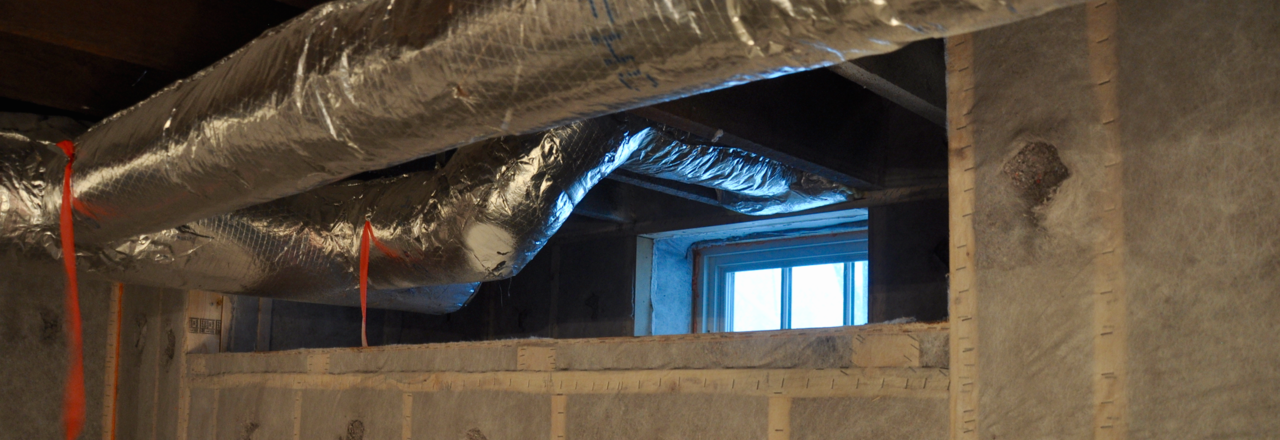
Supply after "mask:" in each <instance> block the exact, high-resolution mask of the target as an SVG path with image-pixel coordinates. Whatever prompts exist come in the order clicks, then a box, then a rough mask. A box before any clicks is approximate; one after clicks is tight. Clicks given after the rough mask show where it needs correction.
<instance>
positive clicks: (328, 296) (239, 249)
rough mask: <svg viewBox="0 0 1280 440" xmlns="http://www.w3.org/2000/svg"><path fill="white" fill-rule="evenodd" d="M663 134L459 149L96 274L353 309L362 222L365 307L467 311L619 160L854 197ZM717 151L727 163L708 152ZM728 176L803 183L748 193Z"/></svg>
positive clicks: (617, 126)
mask: <svg viewBox="0 0 1280 440" xmlns="http://www.w3.org/2000/svg"><path fill="white" fill-rule="evenodd" d="M669 133H670V129H666V128H665V127H660V126H655V125H653V124H652V123H649V122H648V121H644V120H642V119H640V118H635V117H627V116H624V115H611V116H604V117H599V118H595V119H591V120H587V121H582V122H577V123H573V124H569V125H566V126H563V127H559V128H555V129H552V130H548V131H546V132H542V133H537V134H533V135H525V136H514V137H503V138H497V139H492V140H489V141H486V142H482V143H480V144H477V145H473V146H468V147H464V148H462V149H459V150H458V151H457V153H456V154H454V155H453V157H451V158H450V159H449V160H448V162H447V163H445V165H444V166H443V167H442V168H440V169H437V170H428V171H420V172H414V173H407V174H404V175H401V176H397V177H390V178H382V179H376V180H370V181H346V182H340V183H337V184H332V185H328V186H325V187H322V188H319V189H316V190H312V191H309V192H306V193H303V194H299V195H296V196H291V197H286V198H283V199H279V200H276V201H273V202H269V203H266V204H262V205H258V206H254V207H250V208H246V209H242V210H238V211H235V212H232V213H230V214H225V215H219V216H214V217H211V218H208V219H204V220H200V221H196V222H193V223H190V224H187V225H184V226H182V227H179V228H176V229H171V230H167V231H163V232H160V233H157V234H146V235H142V236H138V237H135V238H132V239H127V240H120V241H118V242H114V243H111V244H110V245H108V246H105V247H102V248H99V249H97V250H96V251H95V252H94V256H95V258H91V259H89V261H90V267H91V268H92V270H94V271H96V272H99V273H101V274H103V275H105V276H107V277H109V278H111V279H114V280H117V281H123V282H128V283H135V284H145V285H154V286H165V287H174V288H182V289H198V290H209V291H215V292H225V293H236V294H247V295H256V296H270V297H276V298H284V299H291V300H298V301H307V302H320V303H329V304H341V305H355V304H358V301H359V296H358V293H357V290H356V289H355V286H356V285H357V284H356V283H357V278H356V273H355V271H354V268H355V267H356V265H355V261H357V258H358V257H359V247H358V243H359V236H360V233H359V231H360V228H361V226H362V225H363V224H364V221H365V219H368V220H369V221H370V222H371V224H372V225H373V228H374V236H375V237H377V239H378V241H379V242H380V244H381V246H379V247H375V248H374V249H373V250H371V251H370V264H369V268H370V269H369V280H370V286H371V288H372V289H373V290H374V292H373V293H371V294H370V296H369V304H370V306H371V307H375V308H386V309H398V310H410V311H417V312H426V313H447V312H451V311H454V310H457V309H458V308H460V307H462V306H463V305H464V304H465V303H466V301H467V300H468V299H469V298H470V297H471V294H472V293H473V292H474V290H475V285H476V283H479V282H484V281H493V280H499V279H504V278H508V277H511V276H513V275H515V274H516V273H517V272H519V270H520V269H521V268H523V267H524V266H525V264H527V263H528V262H529V261H530V260H531V259H533V257H534V256H535V255H536V254H537V252H538V251H539V250H540V249H542V247H543V246H544V245H545V244H546V243H547V240H548V239H550V237H551V236H552V235H553V234H554V233H555V232H556V230H558V229H559V227H560V226H561V225H562V224H563V223H564V221H565V220H566V219H567V218H568V216H569V214H570V213H571V212H572V211H573V208H574V206H575V205H577V203H578V202H579V201H580V200H581V199H582V197H583V196H584V195H585V194H586V193H587V191H588V190H590V189H591V188H592V187H593V186H595V185H596V184H597V183H599V182H600V180H601V179H603V178H604V177H605V176H607V175H608V174H609V173H610V172H612V171H613V170H615V169H617V168H618V167H620V166H623V164H630V165H635V164H636V163H645V164H653V163H661V164H664V165H667V166H668V168H669V169H668V170H667V171H665V172H664V174H663V175H662V176H657V177H664V178H675V179H677V180H682V181H688V182H697V183H699V184H703V185H707V186H711V187H720V188H722V189H734V190H739V191H747V192H749V193H750V195H749V196H746V197H748V198H750V199H752V200H766V199H769V197H772V198H774V199H777V200H778V202H775V203H772V205H771V206H775V207H780V206H792V207H793V208H794V209H804V208H808V207H811V204H809V203H806V204H803V205H787V202H788V201H790V200H794V197H792V196H791V195H790V194H791V193H792V192H795V191H796V190H799V191H800V192H803V193H805V194H814V195H815V196H816V197H815V198H816V199H822V200H827V201H829V202H830V203H837V202H842V201H845V200H846V199H847V198H848V196H849V195H850V194H852V193H853V191H852V190H850V189H848V188H845V187H844V186H842V185H839V184H837V183H833V182H830V181H827V180H825V179H823V178H821V177H816V176H809V175H807V174H805V173H803V172H797V171H790V170H782V171H778V170H774V169H773V168H774V167H780V166H782V165H781V164H779V163H777V162H774V161H770V160H768V159H764V158H760V157H758V156H754V155H752V154H750V153H745V152H742V151H740V150H735V149H732V148H726V147H708V146H704V145H691V144H685V143H682V142H680V141H675V140H673V139H672V138H671V137H670V135H669ZM709 148H714V149H719V150H721V152H722V153H724V154H720V155H715V154H710V155H705V156H704V155H702V154H701V153H703V152H705V151H708V149H709ZM641 152H643V154H641ZM636 157H640V158H642V159H641V160H639V161H636V160H633V158H636ZM724 170H737V171H741V172H749V173H755V174H759V175H763V176H771V177H770V178H776V179H780V180H781V179H785V178H793V177H794V178H796V179H794V180H796V181H795V182H786V181H784V182H783V184H781V185H779V184H778V183H777V182H771V181H764V180H761V181H756V182H751V183H749V184H744V183H743V182H740V181H738V179H737V178H736V177H735V176H734V175H732V174H729V175H725V174H723V173H722V172H723V171H724ZM642 172H643V171H642ZM700 173H701V174H700ZM814 182H817V183H818V185H815V186H812V187H803V184H804V183H814ZM793 187H794V188H793ZM769 200H772V199H769ZM806 200H808V199H806Z"/></svg>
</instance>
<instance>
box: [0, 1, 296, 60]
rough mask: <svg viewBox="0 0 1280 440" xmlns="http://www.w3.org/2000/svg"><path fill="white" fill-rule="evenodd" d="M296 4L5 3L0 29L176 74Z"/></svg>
mask: <svg viewBox="0 0 1280 440" xmlns="http://www.w3.org/2000/svg"><path fill="white" fill-rule="evenodd" d="M300 12H301V10H300V9H298V8H296V7H292V6H288V5H285V4H282V3H276V2H271V1H261V0H218V1H211V0H195V1H172V0H121V1H111V2H83V1H77V0H44V1H38V2H30V1H28V2H24V1H18V2H5V3H4V5H3V6H0V32H4V33H8V34H11V35H18V36H22V37H26V38H30V39H34V40H39V41H43V42H46V43H50V44H52V45H56V46H62V47H65V48H68V49H71V50H77V51H81V52H86V53H90V54H94V55H98V56H101V57H106V58H111V59H115V60H120V61H124V62H128V63H133V64H136V65H139V66H145V67H147V68H151V69H159V70H164V71H170V72H177V73H179V74H181V75H184V76H185V75H188V74H191V73H194V72H195V71H196V70H199V69H202V68H204V67H205V66H208V65H209V64H211V63H213V62H214V61H217V60H218V59H220V58H222V57H224V56H226V55H227V54H230V53H231V52H233V51H235V50H236V49H239V48H240V47H241V46H243V45H244V44H245V43H248V42H249V41H250V40H252V39H253V38H255V37H257V36H258V35H259V34H261V33H262V31H264V30H267V29H268V28H270V27H272V26H275V25H278V24H280V23H283V22H284V21H285V20H288V19H289V18H292V17H293V16H295V15H297V14H298V13H300Z"/></svg>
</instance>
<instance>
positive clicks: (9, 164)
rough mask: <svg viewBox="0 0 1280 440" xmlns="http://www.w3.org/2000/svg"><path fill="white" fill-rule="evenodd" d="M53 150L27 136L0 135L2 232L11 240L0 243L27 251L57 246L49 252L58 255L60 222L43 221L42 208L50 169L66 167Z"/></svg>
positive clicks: (0, 226)
mask: <svg viewBox="0 0 1280 440" xmlns="http://www.w3.org/2000/svg"><path fill="white" fill-rule="evenodd" d="M54 148H57V147H53V146H52V145H48V144H47V143H45V142H40V141H36V140H33V139H31V138H28V137H27V136H26V135H24V134H20V133H14V132H7V131H4V132H0V232H3V234H4V237H5V238H6V239H9V240H8V241H3V242H0V243H2V244H8V245H10V246H8V247H13V245H17V246H19V247H21V248H26V249H31V248H44V247H46V246H54V247H53V248H52V249H50V251H51V252H52V253H53V255H58V249H59V248H58V247H56V246H57V245H56V244H55V242H56V241H57V237H56V236H55V235H54V229H55V228H56V227H57V221H58V220H57V218H54V219H46V218H44V216H45V215H47V213H46V212H45V211H44V210H43V209H42V207H43V206H44V202H43V195H44V192H45V188H46V187H47V186H48V184H47V182H45V180H44V178H45V174H46V172H47V170H48V169H49V168H50V167H58V166H66V160H65V159H63V160H56V157H55V153H54V151H55V150H54Z"/></svg>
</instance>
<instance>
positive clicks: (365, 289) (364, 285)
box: [360, 220, 373, 347]
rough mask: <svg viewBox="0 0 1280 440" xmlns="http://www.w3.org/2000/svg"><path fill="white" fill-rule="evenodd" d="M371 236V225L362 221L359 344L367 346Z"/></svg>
mask: <svg viewBox="0 0 1280 440" xmlns="http://www.w3.org/2000/svg"><path fill="white" fill-rule="evenodd" d="M372 238H373V225H371V224H369V221H368V220H365V221H364V230H363V231H360V346H361V347H368V346H369V335H368V332H367V329H366V327H365V323H366V321H368V320H369V308H368V298H369V241H370V240H371V239H372Z"/></svg>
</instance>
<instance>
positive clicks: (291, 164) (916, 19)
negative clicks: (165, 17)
mask: <svg viewBox="0 0 1280 440" xmlns="http://www.w3.org/2000/svg"><path fill="white" fill-rule="evenodd" d="M1075 3H1081V0H868V1H827V0H772V1H767V2H766V1H742V0H663V1H655V0H586V1H580V0H543V1H535V0H485V1H449V0H339V1H334V2H330V3H325V4H323V5H320V6H318V7H316V8H314V9H312V10H310V11H308V12H306V13H304V14H303V15H301V16H299V17H297V18H295V19H293V20H291V21H289V22H288V23H285V24H283V25H281V26H279V27H277V28H274V29H271V30H269V31H267V32H266V33H264V34H263V35H262V36H260V37H259V38H257V39H256V40H254V41H253V42H251V43H249V44H248V45H247V46H245V47H243V48H241V49H240V50H238V51H236V52H235V53H233V54H232V55H230V56H228V57H227V58H225V59H223V60H221V61H219V62H218V63H216V64H214V65H212V66H210V67H209V68H206V69H205V70H203V71H201V72H199V73H197V74H196V75H194V76H192V77H191V78H188V79H185V80H182V81H179V82H177V83H175V84H173V85H171V86H169V87H167V88H165V89H164V90H162V91H160V92H159V93H157V94H155V95H154V96H152V97H150V98H149V99H147V100H145V101H143V102H141V103H139V104H137V105H135V106H133V107H132V108H129V109H127V110H124V111H122V112H120V113H117V114H116V115H113V116H111V117H110V118H107V119H106V120H104V121H102V122H101V123H100V124H98V125H96V126H94V127H93V128H92V129H90V130H89V132H87V133H85V134H84V135H82V136H80V137H79V138H77V139H76V140H75V141H76V143H77V145H78V146H77V151H78V158H77V160H76V163H75V176H76V182H75V188H74V190H75V197H76V198H77V200H79V201H80V202H82V203H83V208H84V209H82V210H80V211H78V212H77V214H76V215H77V218H76V221H75V226H76V228H77V229H76V238H77V241H79V242H81V243H85V244H95V243H97V244H100V243H105V242H108V241H111V240H118V239H123V238H126V237H131V236H134V235H137V234H142V233H148V232H152V231H158V230H163V229H166V228H173V227H177V226H179V225H182V224H185V223H188V222H192V221H197V220H199V219H202V218H208V217H212V216H215V215H219V214H224V213H227V212H231V211H234V210H237V209H241V208H246V207H249V206H253V205H258V204H261V203H265V202H269V201H272V200H275V199H278V198H282V197H286V196H290V195H293V194H298V193H301V192H304V191H306V190H309V189H312V188H317V187H320V186H323V185H325V184H329V183H333V182H336V181H339V180H341V179H343V178H345V177H347V176H351V175H353V174H356V173H359V172H362V171H368V170H375V169H382V168H385V167H388V166H391V165H394V164H398V163H403V162H406V161H409V160H412V159H415V158H420V157H425V156H429V155H432V154H435V153H438V152H441V151H446V150H449V149H453V148H457V147H459V146H462V145H467V144H471V143H474V142H477V141H480V140H484V139H488V138H492V137H495V136H499V135H507V134H519V133H531V132H534V131H537V130H542V129H546V128H547V127H554V126H558V125H562V124H565V123H567V122H570V121H575V120H581V119H584V118H589V117H595V116H598V115H604V114H610V113H614V112H617V111H620V110H625V109H629V108H635V107H639V106H644V105H648V104H653V103H656V102H660V101H665V100H670V99H674V98H678V97H681V96H686V95H689V94H693V93H698V92H703V91H707V90H713V89H717V88H723V87H728V86H732V85H735V84H741V83H745V82H748V81H754V80H758V79H762V78H769V77H774V76H778V75H783V74H786V73H790V72H796V71H800V70H805V69H812V68H817V67H821V66H824V65H829V64H833V63H837V62H841V61H844V60H848V59H852V58H857V57H860V56H865V55H870V54H877V53H883V52H888V51H891V50H894V49H896V48H898V47H900V46H901V45H903V44H906V43H909V42H912V41H916V40H921V39H926V38H936V37H942V36H947V35H955V34H959V33H965V32H971V31H974V30H977V29H982V28H986V27H991V26H995V25H999V24H1003V23H1008V22H1011V21H1014V20H1017V19H1020V18H1026V17H1030V16H1034V15H1038V14H1042V13H1045V12H1048V11H1050V10H1053V9H1056V8H1059V7H1063V6H1067V5H1071V4H1075ZM61 172H62V171H61V168H60V167H51V168H49V169H48V170H46V177H45V178H44V179H42V180H43V181H45V182H50V183H52V184H54V185H59V183H57V182H61V178H60V174H61ZM58 193H59V191H56V190H55V191H46V192H45V194H46V196H45V198H44V200H43V203H42V204H41V206H39V209H41V210H43V211H44V214H41V215H33V216H32V217H31V219H32V220H35V221H40V222H44V223H43V224H45V225H47V224H48V223H49V222H53V221H54V220H53V219H56V218H57V216H56V215H51V213H56V212H58V209H59V208H58V204H59V203H60V200H59V199H58V198H57V197H56V195H57V194H58ZM33 229H36V230H38V229H40V228H13V229H9V228H6V229H5V230H3V231H0V233H2V234H3V237H0V238H3V239H8V240H16V241H24V240H25V241H32V240H38V239H41V237H42V236H40V235H37V236H35V237H29V236H24V235H23V234H24V233H26V232H30V231H31V230H33Z"/></svg>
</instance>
